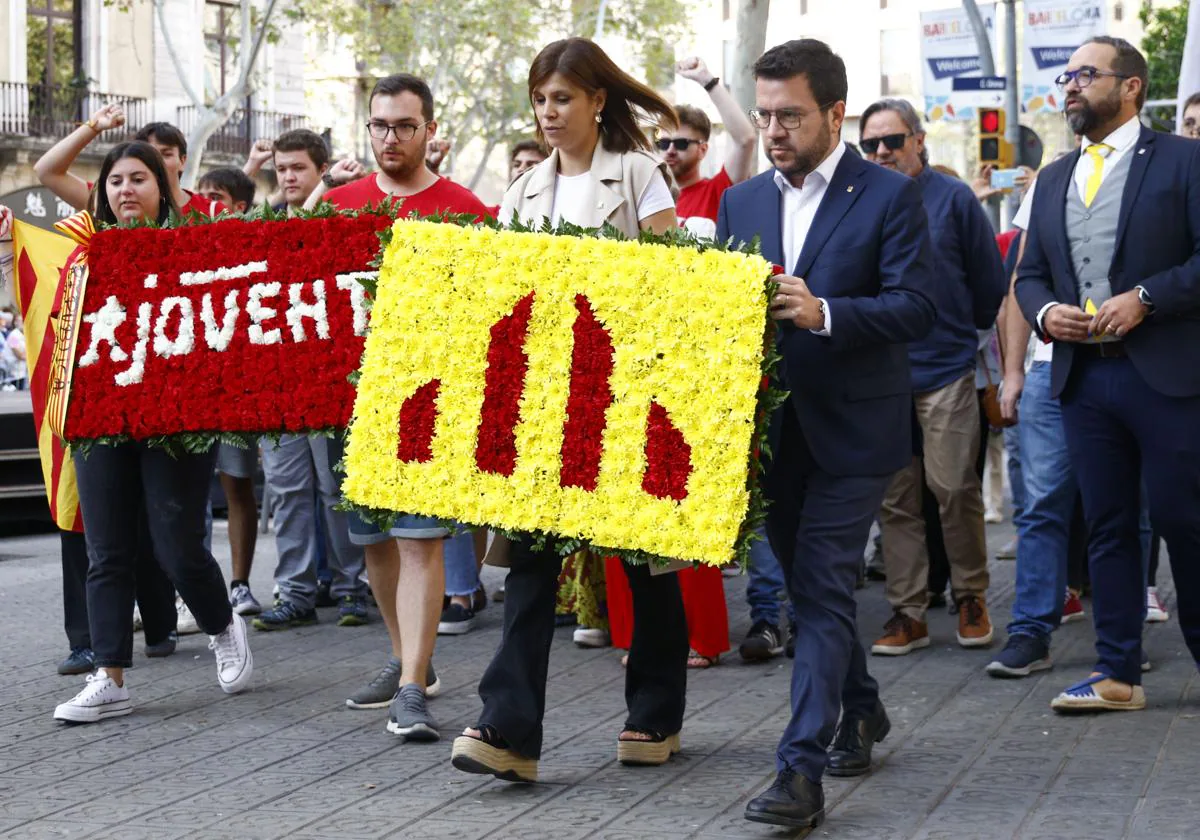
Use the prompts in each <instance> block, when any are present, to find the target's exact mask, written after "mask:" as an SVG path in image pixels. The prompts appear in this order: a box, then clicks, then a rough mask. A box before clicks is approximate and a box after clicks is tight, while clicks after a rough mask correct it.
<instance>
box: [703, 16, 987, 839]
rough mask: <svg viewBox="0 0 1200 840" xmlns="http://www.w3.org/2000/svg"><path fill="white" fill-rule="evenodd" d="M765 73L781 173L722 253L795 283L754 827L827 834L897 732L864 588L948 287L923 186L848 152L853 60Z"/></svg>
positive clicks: (786, 336) (767, 68) (774, 312)
mask: <svg viewBox="0 0 1200 840" xmlns="http://www.w3.org/2000/svg"><path fill="white" fill-rule="evenodd" d="M754 76H755V103H756V107H755V108H753V109H752V110H751V112H750V118H751V122H753V123H754V124H755V125H756V126H757V127H758V129H759V132H760V133H761V134H762V138H763V148H764V149H765V151H766V153H767V155H768V156H769V157H770V159H771V162H772V163H773V164H774V165H775V166H774V168H773V169H772V170H771V171H769V172H765V173H763V174H761V175H758V176H757V177H755V178H751V179H750V180H749V181H747V182H746V183H744V184H739V185H737V186H735V187H732V188H731V189H729V190H728V191H727V192H726V193H725V196H724V197H723V198H722V199H721V209H720V213H719V216H718V219H717V239H718V241H721V242H724V241H726V240H728V239H730V238H732V239H733V240H734V241H735V242H751V241H753V240H754V239H755V238H756V237H757V238H759V240H760V242H761V248H762V254H763V256H764V257H765V258H766V259H767V260H769V261H771V262H773V263H775V264H777V265H781V266H783V268H784V271H785V272H787V273H785V274H780V275H778V276H776V277H775V280H776V281H777V282H778V284H779V288H778V291H777V292H776V294H775V295H774V297H773V298H772V300H771V302H770V307H771V316H772V317H773V318H774V319H776V321H778V322H779V333H778V335H777V344H778V347H779V351H780V354H781V355H782V356H783V362H782V365H781V369H780V372H779V378H780V380H781V382H780V384H781V385H782V386H783V388H785V389H786V390H788V391H790V392H791V397H790V398H789V399H788V401H787V402H786V403H785V404H784V405H783V406H781V408H780V410H779V411H778V412H777V413H776V415H775V416H774V417H773V418H772V423H771V441H770V443H771V446H770V451H771V452H772V453H774V455H773V458H772V459H771V461H770V462H769V464H768V473H767V477H766V479H765V481H764V485H763V489H764V491H765V493H766V495H767V497H768V498H769V499H770V500H771V506H770V508H769V511H768V514H767V536H768V538H769V539H770V542H771V547H772V548H773V549H774V551H775V555H776V556H777V557H778V558H779V561H780V565H781V567H782V569H783V573H784V579H785V582H786V585H787V589H788V594H789V596H790V597H791V600H792V603H793V604H794V606H795V612H796V626H797V633H796V657H795V664H794V665H793V669H792V691H791V698H792V715H791V719H790V721H789V722H788V724H787V728H786V729H785V731H784V733H783V737H782V738H781V739H780V742H779V747H778V749H777V751H776V769H777V771H778V775H777V776H776V779H775V782H774V784H773V785H772V786H771V787H770V788H769V789H768V790H766V791H764V792H763V793H761V794H760V795H759V796H757V797H755V798H754V799H752V800H751V801H750V802H749V804H748V805H747V806H746V814H745V815H746V818H747V819H749V820H752V821H755V822H764V823H770V824H773V825H782V826H789V827H795V828H802V827H815V826H817V825H819V824H820V823H821V822H822V821H823V820H824V819H825V795H824V790H823V788H822V787H821V779H822V777H823V776H824V774H825V772H826V770H827V769H828V772H829V773H830V774H831V775H838V776H859V775H862V774H864V773H866V772H868V771H869V770H870V765H871V747H872V746H874V744H875V743H876V742H877V741H880V740H882V739H883V738H884V737H885V736H886V735H887V733H888V731H889V729H890V727H891V724H890V722H889V721H888V717H887V713H886V712H885V711H884V708H883V704H882V703H881V702H880V700H879V686H878V684H877V683H876V682H875V680H874V679H872V678H871V676H870V674H868V673H867V659H866V655H865V654H864V652H863V648H862V644H861V642H860V641H859V638H858V631H857V622H856V617H855V612H856V604H855V600H854V587H855V583H856V579H857V576H858V567H859V563H860V562H861V560H862V554H863V549H864V548H865V547H866V544H867V538H868V536H869V534H870V530H871V523H872V521H873V520H874V518H875V513H876V512H877V511H878V510H879V505H880V504H881V503H882V501H883V494H884V491H885V490H886V489H887V486H888V482H889V481H890V479H891V477H892V476H893V475H894V474H895V473H896V472H897V471H898V470H900V469H901V468H903V467H904V465H905V464H907V463H908V462H909V459H910V456H911V452H912V425H911V417H912V410H911V403H912V396H911V394H912V388H911V383H910V375H909V366H908V353H907V350H906V345H907V344H908V343H909V342H911V341H918V340H920V339H922V338H924V337H925V336H926V335H927V334H928V333H929V330H930V329H931V328H932V327H933V322H934V297H935V296H934V294H933V292H932V287H933V286H934V284H935V283H936V282H937V279H936V275H935V274H934V271H933V255H932V252H931V247H930V240H929V231H928V223H927V221H926V218H925V213H924V211H923V209H922V207H921V194H920V189H919V188H918V186H917V185H916V183H914V182H913V181H911V180H909V179H908V178H904V177H901V176H900V175H898V174H896V173H893V172H888V171H886V170H885V169H884V168H883V167H878V166H871V165H870V164H868V163H866V162H865V161H862V160H860V159H859V158H858V157H856V156H855V155H853V154H847V153H846V146H845V144H843V143H842V141H841V138H840V135H841V129H842V123H843V121H844V119H845V115H846V96H847V81H846V65H845V63H844V62H843V61H842V59H841V58H840V57H839V56H837V55H835V54H834V52H833V51H832V50H830V48H829V47H828V46H827V45H826V44H824V43H822V42H820V41H816V40H813V39H807V38H806V39H803V40H798V41H789V42H787V43H785V44H781V45H779V46H777V47H774V48H772V49H770V50H768V51H767V52H766V53H765V54H764V55H763V56H762V57H761V58H759V59H758V61H757V62H755V65H754ZM993 247H994V246H993ZM839 713H840V717H841V721H840V725H839ZM835 731H836V735H835ZM831 742H832V747H833V749H832V750H831V751H830V749H829V748H830V746H831Z"/></svg>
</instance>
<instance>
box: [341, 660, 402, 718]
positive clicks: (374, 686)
mask: <svg viewBox="0 0 1200 840" xmlns="http://www.w3.org/2000/svg"><path fill="white" fill-rule="evenodd" d="M399 686H400V660H399V659H397V658H396V657H394V656H393V657H391V658H389V659H388V663H387V665H384V666H383V670H381V671H380V672H379V673H378V674H377V675H376V676H375V679H373V680H371V681H370V682H369V683H367V684H366V685H365V686H364V687H362V688H360V689H359V690H358V691H356V692H354V693H353V694H351V695H350V696H349V697H347V698H346V705H347V706H349V707H350V708H351V709H382V708H385V707H386V706H387V705H388V704H390V703H391V702H392V698H393V697H395V696H396V691H397V690H398V689H399Z"/></svg>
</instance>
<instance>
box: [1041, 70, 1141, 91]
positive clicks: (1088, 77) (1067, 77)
mask: <svg viewBox="0 0 1200 840" xmlns="http://www.w3.org/2000/svg"><path fill="white" fill-rule="evenodd" d="M1097 76H1112V77H1113V78H1114V79H1128V78H1129V75H1128V74H1127V73H1113V72H1112V71H1111V70H1097V69H1096V68H1095V67H1080V68H1079V69H1078V70H1067V71H1065V72H1063V73H1060V74H1059V75H1058V78H1057V79H1055V80H1054V84H1056V85H1058V89H1059V90H1062V89H1063V88H1065V87H1066V86H1067V85H1069V84H1071V82H1075V84H1077V85H1079V86H1080V87H1081V88H1085V87H1087V86H1088V85H1090V84H1091V83H1092V82H1094V81H1096V77H1097Z"/></svg>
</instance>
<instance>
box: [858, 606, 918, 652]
mask: <svg viewBox="0 0 1200 840" xmlns="http://www.w3.org/2000/svg"><path fill="white" fill-rule="evenodd" d="M883 630H884V633H883V636H882V637H880V638H879V639H876V641H875V644H873V645H871V653H873V654H876V655H877V656H904V654H906V653H912V652H913V651H914V650H916V649H917V648H923V647H929V625H927V624H926V623H925V622H924V621H917V620H916V619H915V618H911V617H910V616H907V615H905V614H904V613H902V612H897V613H895V614H894V615H893V616H892V617H891V619H889V620H888V623H887V624H885V625H883Z"/></svg>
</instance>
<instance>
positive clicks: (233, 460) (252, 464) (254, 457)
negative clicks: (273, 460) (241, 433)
mask: <svg viewBox="0 0 1200 840" xmlns="http://www.w3.org/2000/svg"><path fill="white" fill-rule="evenodd" d="M257 471H258V441H255V442H254V445H253V446H250V447H247V448H246V449H242V448H241V447H240V446H234V445H233V444H230V443H222V444H218V446H217V472H219V473H224V474H225V475H228V476H232V477H234V478H254V474H255V473H256V472H257Z"/></svg>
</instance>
